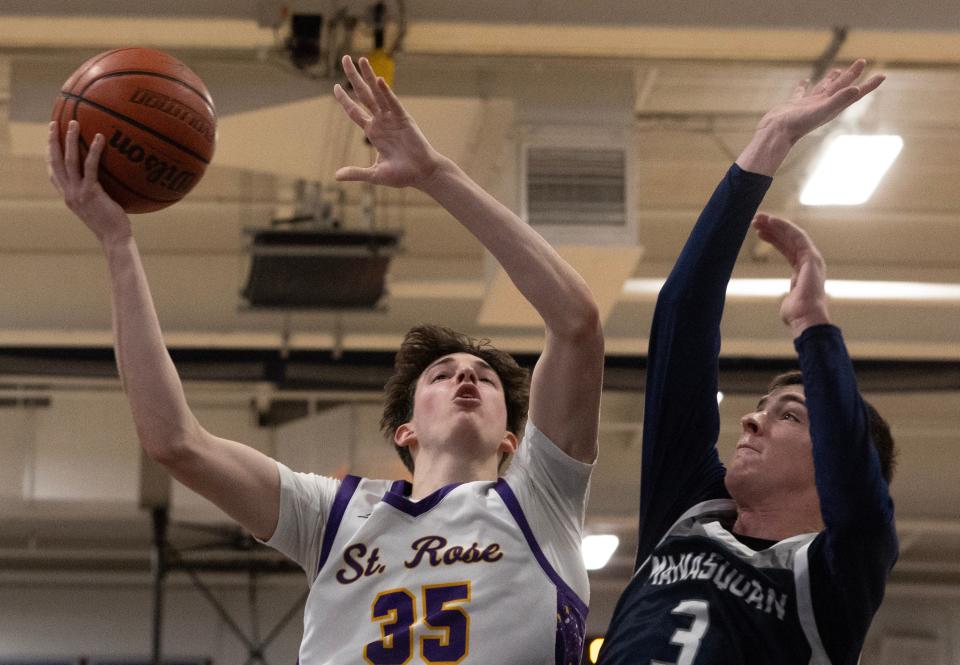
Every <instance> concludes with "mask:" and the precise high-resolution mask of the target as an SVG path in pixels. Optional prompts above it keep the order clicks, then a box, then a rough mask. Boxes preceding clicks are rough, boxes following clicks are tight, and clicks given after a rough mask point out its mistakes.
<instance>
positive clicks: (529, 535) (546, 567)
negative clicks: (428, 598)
mask: <svg viewBox="0 0 960 665" xmlns="http://www.w3.org/2000/svg"><path fill="white" fill-rule="evenodd" d="M493 488H494V489H495V490H496V491H497V494H499V495H500V498H501V499H503V502H504V503H505V504H506V506H507V509H508V510H509V511H510V514H511V515H513V519H514V520H516V522H517V526H519V527H520V531H521V532H522V533H523V537H524V538H526V539H527V545H529V546H530V550H531V551H532V552H533V556H534V558H536V560H537V563H539V564H540V567H541V568H542V569H543V572H545V573H546V574H547V577H549V578H550V580H551V581H552V582H553V583H554V585H555V586H556V587H557V589H558V591H559V592H560V594H561V595H562V596H564V597H565V598H566V599H567V600H568V602H570V603H571V604H572V605H573V606H574V607H575V608H576V609H577V611H579V612H580V614H581V616H583V617H584V618H586V616H587V604H586V603H585V602H583V600H581V599H580V597H579V596H577V594H576V592H575V591H574V590H573V589H571V588H570V586H569V585H568V584H567V583H566V582H564V581H563V578H562V577H560V575H558V574H557V571H556V570H554V569H553V566H551V565H550V562H549V561H547V557H546V556H544V554H543V550H541V549H540V544H539V543H538V542H537V539H536V538H535V537H534V535H533V531H532V530H531V529H530V525H529V524H528V523H527V518H526V516H525V515H524V514H523V509H522V508H521V507H520V502H519V501H517V497H516V495H515V494H514V493H513V490H512V489H510V485H508V484H507V481H506V480H504V479H503V478H500V479H499V480H498V481H497V484H496V485H494V486H493Z"/></svg>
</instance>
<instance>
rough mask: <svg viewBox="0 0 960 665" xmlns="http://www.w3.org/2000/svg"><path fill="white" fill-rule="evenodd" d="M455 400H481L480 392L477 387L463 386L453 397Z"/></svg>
mask: <svg viewBox="0 0 960 665" xmlns="http://www.w3.org/2000/svg"><path fill="white" fill-rule="evenodd" d="M453 398H454V399H457V400H460V399H465V400H476V401H479V400H480V391H479V390H477V389H476V387H475V386H471V385H469V384H467V385H463V386H461V387H460V388H459V389H458V390H457V392H456V394H455V395H454V396H453Z"/></svg>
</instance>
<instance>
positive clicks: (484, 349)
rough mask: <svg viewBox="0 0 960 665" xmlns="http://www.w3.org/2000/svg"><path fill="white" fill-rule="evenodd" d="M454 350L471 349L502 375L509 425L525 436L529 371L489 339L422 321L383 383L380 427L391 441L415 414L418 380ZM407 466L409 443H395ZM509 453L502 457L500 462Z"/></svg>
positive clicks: (410, 460) (410, 465)
mask: <svg viewBox="0 0 960 665" xmlns="http://www.w3.org/2000/svg"><path fill="white" fill-rule="evenodd" d="M451 353H469V354H471V355H474V356H477V357H478V358H480V359H482V360H484V361H486V362H487V363H488V364H489V365H490V366H491V367H492V368H493V369H494V371H495V372H496V373H497V376H499V377H500V383H501V384H503V396H504V399H505V401H506V405H507V429H508V430H509V431H511V432H513V433H514V434H515V435H516V436H517V438H521V437H522V430H523V425H524V422H525V421H526V419H527V406H528V401H529V398H530V376H529V372H528V371H527V370H525V369H524V368H522V367H520V365H518V364H517V361H516V360H514V359H513V357H512V356H511V355H510V354H509V353H505V352H503V351H500V350H499V349H497V348H495V347H493V346H492V345H491V344H490V341H489V340H486V339H474V338H472V337H469V336H467V335H463V334H461V333H458V332H456V331H454V330H451V329H450V328H445V327H443V326H435V325H423V326H417V327H415V328H412V329H410V331H409V332H408V333H407V334H406V336H405V337H404V339H403V343H402V344H401V345H400V350H399V351H397V355H396V358H395V359H394V363H393V368H394V370H393V375H392V376H391V377H390V378H389V379H388V380H387V383H386V385H385V386H384V392H385V396H384V397H385V399H384V405H383V416H382V417H381V418H380V431H381V432H383V434H384V436H386V437H387V438H388V439H390V440H391V441H392V440H393V433H394V432H395V431H396V429H397V428H398V427H400V425H402V424H404V423H406V422H410V419H411V418H413V403H414V395H415V393H416V390H417V380H418V379H419V378H420V375H421V374H422V373H423V370H425V369H426V368H427V367H429V366H430V364H431V363H432V362H433V361H435V360H437V359H438V358H442V357H444V356H448V355H450V354H451ZM394 447H395V448H396V450H397V454H398V455H400V459H401V460H403V464H404V466H406V467H407V469H408V470H409V471H410V473H413V457H412V456H411V455H410V451H409V450H408V449H407V448H406V447H402V446H398V445H396V444H394ZM507 457H508V455H507V454H504V455H503V456H502V457H501V459H500V466H501V467H502V466H503V463H504V462H505V461H506V459H507Z"/></svg>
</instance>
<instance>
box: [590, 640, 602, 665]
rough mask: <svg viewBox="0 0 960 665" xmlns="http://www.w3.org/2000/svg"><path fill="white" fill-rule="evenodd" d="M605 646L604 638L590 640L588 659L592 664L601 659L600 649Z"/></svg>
mask: <svg viewBox="0 0 960 665" xmlns="http://www.w3.org/2000/svg"><path fill="white" fill-rule="evenodd" d="M602 646H603V638H602V637H594V638H593V639H592V640H590V647H589V649H588V653H587V655H588V657H589V659H590V662H591V663H596V662H597V660H599V659H600V647H602Z"/></svg>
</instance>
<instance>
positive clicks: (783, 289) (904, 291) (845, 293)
mask: <svg viewBox="0 0 960 665" xmlns="http://www.w3.org/2000/svg"><path fill="white" fill-rule="evenodd" d="M663 282H664V280H662V279H628V280H627V281H626V282H625V283H624V285H623V293H624V295H630V296H648V297H650V298H651V299H652V298H654V297H656V295H657V294H658V293H659V292H660V289H661V288H662V287H663ZM825 288H826V290H827V295H828V296H830V297H831V298H833V299H835V300H886V301H910V302H951V303H960V284H956V283H953V284H951V283H936V282H886V281H878V280H862V279H828V280H827V283H826V286H825ZM789 290H790V280H789V279H784V278H772V279H754V278H737V279H731V280H730V283H729V284H728V286H727V296H728V297H730V298H744V299H745V298H780V297H782V296H784V295H786V293H787V292H788V291H789Z"/></svg>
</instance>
